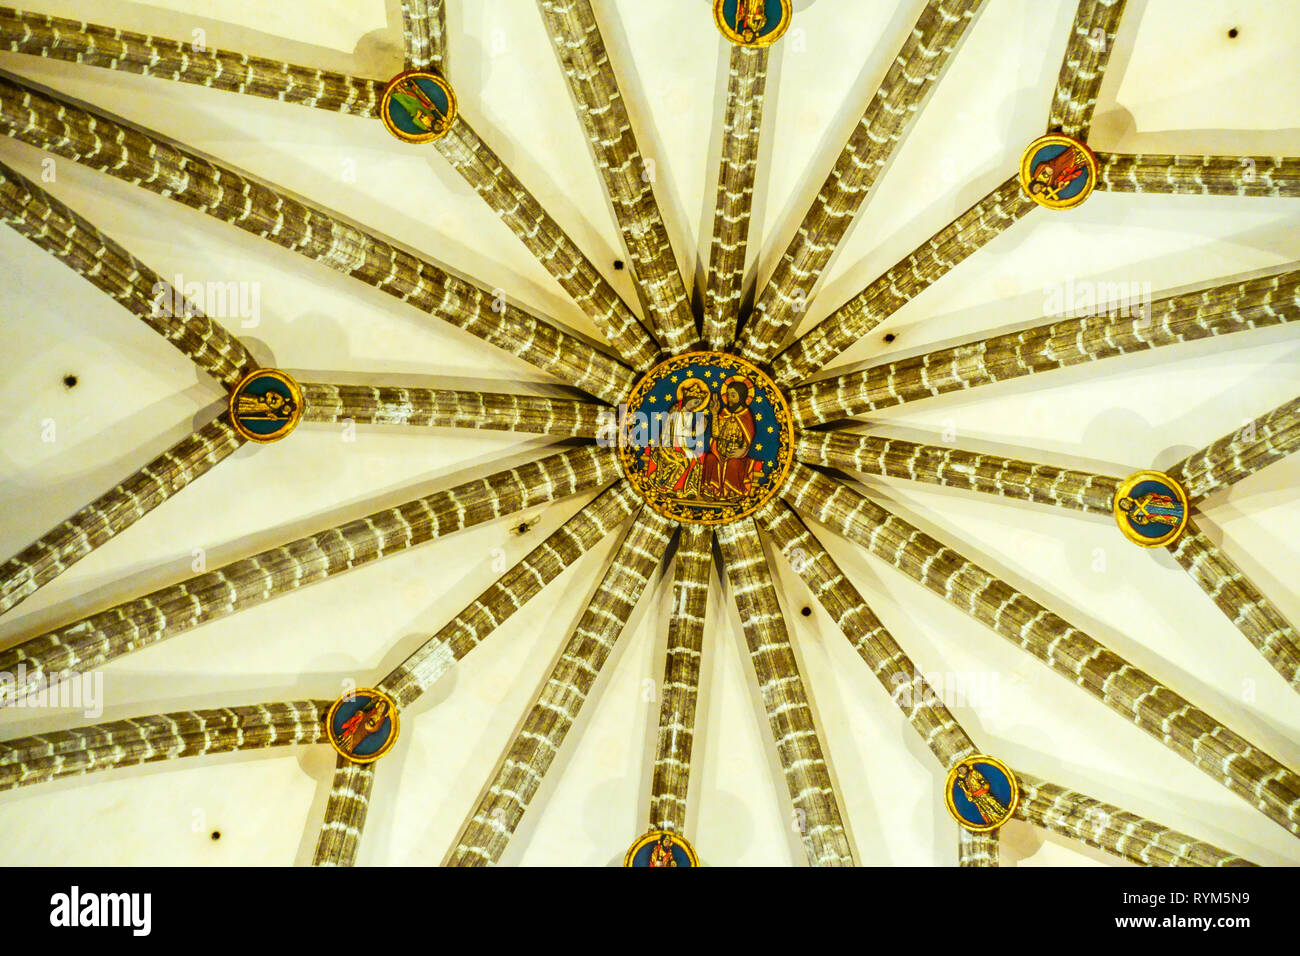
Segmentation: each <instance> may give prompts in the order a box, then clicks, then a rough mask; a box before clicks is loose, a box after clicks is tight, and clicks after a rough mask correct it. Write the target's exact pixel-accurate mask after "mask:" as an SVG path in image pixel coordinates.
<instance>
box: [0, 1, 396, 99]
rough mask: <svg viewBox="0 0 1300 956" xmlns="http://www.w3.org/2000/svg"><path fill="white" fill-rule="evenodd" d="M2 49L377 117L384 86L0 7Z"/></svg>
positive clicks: (331, 72)
mask: <svg viewBox="0 0 1300 956" xmlns="http://www.w3.org/2000/svg"><path fill="white" fill-rule="evenodd" d="M0 50H10V51H12V52H14V53H30V54H33V55H36V56H43V57H49V58H52V59H56V60H67V61H69V62H71V63H85V64H88V65H90V66H100V67H105V68H107V69H110V70H117V71H118V72H119V73H139V74H141V75H142V76H153V77H160V78H162V79H165V80H180V81H181V82H183V83H195V84H198V85H199V86H206V87H208V88H210V89H214V90H228V91H230V92H232V93H247V94H249V95H252V96H262V97H266V98H268V99H273V100H280V101H281V102H284V103H298V104H301V105H303V106H314V107H316V108H317V109H322V110H333V111H335V112H338V113H351V114H354V115H356V116H366V117H371V118H374V117H378V115H379V103H380V100H381V99H382V98H383V94H384V83H383V82H382V81H380V80H367V79H362V78H360V77H356V76H348V75H347V74H345V73H336V72H334V71H333V70H317V69H313V68H311V67H307V66H295V65H293V64H292V63H282V62H281V61H279V60H268V59H266V58H265V57H260V56H245V55H244V54H242V53H231V52H228V51H226V50H210V49H207V48H206V47H203V46H201V45H200V44H199V43H198V42H197V41H195V42H193V43H181V42H178V41H176V40H167V39H164V38H162V37H153V36H145V35H144V34H141V33H132V32H130V31H129V30H119V29H117V28H116V27H107V26H100V25H99V24H95V23H82V22H80V21H77V20H65V19H63V18H61V17H47V16H45V15H43V14H39V13H27V12H20V11H17V10H14V9H12V8H9V7H0Z"/></svg>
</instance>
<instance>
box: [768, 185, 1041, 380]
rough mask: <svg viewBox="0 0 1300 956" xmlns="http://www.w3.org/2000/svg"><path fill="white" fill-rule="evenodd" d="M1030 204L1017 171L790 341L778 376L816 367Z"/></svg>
mask: <svg viewBox="0 0 1300 956" xmlns="http://www.w3.org/2000/svg"><path fill="white" fill-rule="evenodd" d="M1035 205H1036V204H1035V203H1034V201H1033V200H1032V199H1030V198H1029V197H1027V196H1026V195H1025V193H1024V190H1023V189H1021V187H1020V178H1019V177H1018V176H1013V177H1012V178H1011V179H1008V180H1007V181H1006V182H1004V183H1003V184H1002V185H1001V186H998V187H997V188H996V189H994V190H993V191H992V192H990V193H989V194H988V195H987V196H985V197H984V198H983V199H981V200H980V201H979V202H977V203H975V204H974V205H973V206H971V207H970V208H969V209H967V210H966V211H965V212H963V213H962V214H961V215H960V216H958V217H957V218H956V219H954V220H953V221H952V222H950V223H949V224H948V225H946V226H944V228H943V229H940V230H939V231H938V232H937V233H935V234H934V235H933V236H931V237H930V238H929V239H927V240H926V241H925V243H924V244H922V245H920V246H918V247H917V248H916V249H914V250H913V251H912V252H911V253H910V254H909V255H908V256H907V257H906V258H904V259H903V260H902V261H900V262H899V263H898V264H897V265H895V266H894V267H893V268H891V269H890V270H889V271H888V272H886V273H885V274H884V275H882V276H881V277H880V278H879V279H877V280H876V281H875V282H873V283H871V285H869V286H867V287H866V288H865V289H863V290H862V291H861V292H860V293H858V295H856V296H855V297H854V298H852V299H850V300H849V301H848V302H846V303H845V304H844V305H842V306H840V308H839V309H837V310H836V311H835V312H833V313H831V314H830V315H829V316H827V317H826V318H825V319H823V320H822V321H821V322H819V323H818V324H817V325H816V326H814V327H813V328H812V329H810V330H809V331H808V332H807V333H806V334H804V335H802V336H800V337H799V338H798V339H797V340H795V341H794V342H792V343H791V344H790V347H789V348H787V349H786V350H785V351H784V352H782V353H781V354H780V355H778V356H777V357H776V358H775V359H773V360H772V371H773V374H775V375H776V378H777V381H779V382H781V383H783V384H786V385H793V384H795V383H797V382H802V381H803V380H805V379H807V378H809V377H810V376H812V375H813V374H815V373H816V372H818V371H820V370H821V368H822V367H823V366H825V365H826V363H827V362H830V361H831V360H833V359H834V358H835V357H836V356H838V355H839V354H840V353H841V352H843V351H844V350H845V349H847V348H849V347H851V346H853V345H854V344H856V343H857V342H858V341H859V340H860V339H861V338H862V337H863V336H864V335H866V334H867V333H869V332H870V331H871V330H872V329H874V328H875V327H876V326H877V325H879V324H880V323H881V322H883V321H884V320H885V319H887V318H889V317H890V316H891V315H893V314H894V313H895V312H897V311H898V310H899V309H901V308H902V307H903V306H904V305H906V304H907V303H908V302H910V301H911V300H912V299H914V298H915V297H916V296H918V295H920V294H921V293H922V292H924V291H925V290H926V289H928V288H929V287H930V286H931V285H932V284H933V283H935V282H938V281H939V280H940V279H941V278H943V277H944V276H945V275H947V274H948V273H949V272H950V271H951V270H952V269H954V268H955V267H956V266H958V265H959V264H960V263H961V262H962V261H964V260H965V259H966V258H967V257H969V256H970V255H971V254H973V253H974V252H976V251H977V250H979V249H982V248H983V247H984V246H985V245H987V244H988V243H989V242H990V241H992V240H993V239H994V238H995V237H996V236H998V235H1000V234H1001V233H1002V231H1003V230H1005V229H1008V228H1010V227H1011V226H1012V225H1014V224H1015V223H1016V222H1018V221H1019V220H1020V218H1021V217H1022V216H1024V215H1025V214H1026V213H1027V212H1029V211H1030V210H1031V209H1033V208H1035Z"/></svg>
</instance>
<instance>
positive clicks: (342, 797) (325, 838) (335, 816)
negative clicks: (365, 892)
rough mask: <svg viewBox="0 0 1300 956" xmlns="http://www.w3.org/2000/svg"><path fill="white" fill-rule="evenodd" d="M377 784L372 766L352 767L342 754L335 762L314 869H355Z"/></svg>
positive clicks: (371, 764) (359, 765) (312, 862)
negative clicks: (368, 811)
mask: <svg viewBox="0 0 1300 956" xmlns="http://www.w3.org/2000/svg"><path fill="white" fill-rule="evenodd" d="M374 783H375V765H374V764H373V763H353V762H352V761H351V760H348V759H347V758H345V757H343V756H342V755H341V754H340V755H339V756H338V757H337V758H336V759H335V762H334V780H333V782H331V784H330V795H329V800H328V801H326V803H325V822H324V823H322V824H321V828H320V836H319V837H317V839H316V853H315V855H314V856H313V857H312V861H311V865H312V866H354V865H355V864H356V862H357V850H358V849H359V848H360V846H361V830H362V828H363V827H364V826H365V825H366V811H367V810H369V809H370V791H371V788H372V787H373V786H374Z"/></svg>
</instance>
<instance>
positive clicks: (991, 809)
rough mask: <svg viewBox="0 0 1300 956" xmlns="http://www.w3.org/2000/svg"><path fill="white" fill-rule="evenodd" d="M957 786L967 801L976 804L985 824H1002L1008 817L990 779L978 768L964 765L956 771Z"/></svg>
mask: <svg viewBox="0 0 1300 956" xmlns="http://www.w3.org/2000/svg"><path fill="white" fill-rule="evenodd" d="M956 774H957V785H958V786H959V787H961V790H962V793H964V794H965V795H966V799H967V800H969V801H970V802H971V803H973V804H975V809H976V810H978V811H979V815H980V816H981V817H983V818H984V822H985V823H990V824H992V823H1001V822H1002V821H1003V820H1004V819H1006V816H1007V808H1006V807H1005V806H1003V805H1002V801H1001V800H999V799H998V798H997V797H995V796H993V789H992V787H990V786H989V782H988V779H987V778H986V777H985V776H984V774H982V773H980V772H979V769H978V768H977V767H974V766H971V765H967V764H962V765H961V766H959V767H958V768H957V770H956Z"/></svg>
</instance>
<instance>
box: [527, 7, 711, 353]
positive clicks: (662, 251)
mask: <svg viewBox="0 0 1300 956" xmlns="http://www.w3.org/2000/svg"><path fill="white" fill-rule="evenodd" d="M537 6H538V8H539V9H540V10H541V13H542V20H543V21H544V23H545V25H546V33H547V35H548V36H549V37H550V38H551V45H552V46H553V47H554V48H555V52H556V55H557V56H558V57H559V59H560V66H561V67H562V68H563V70H564V75H565V78H566V79H567V80H568V83H569V89H570V91H571V92H572V93H573V98H574V101H575V103H576V106H577V111H578V118H579V120H581V121H582V128H583V131H584V132H585V133H586V134H587V141H588V142H589V143H590V144H591V148H592V149H593V150H594V152H595V157H596V166H597V168H598V169H599V170H600V174H601V178H602V179H603V181H604V183H605V189H606V192H607V193H608V194H609V198H610V202H611V203H612V205H613V207H614V217H615V218H616V219H617V220H618V226H619V229H620V231H621V232H622V234H623V242H624V244H625V245H626V246H627V252H628V257H629V258H630V259H631V262H632V268H633V269H634V270H635V272H636V279H637V285H638V288H639V289H640V292H641V296H642V298H643V299H644V301H645V306H646V310H647V312H648V313H649V315H650V318H651V320H652V324H653V327H654V330H655V333H656V335H657V337H658V340H659V342H660V343H661V344H662V345H663V347H664V348H665V349H666V350H667V351H669V352H671V353H673V354H676V353H678V352H684V351H686V350H687V349H689V348H691V347H693V346H694V345H695V344H696V342H697V341H698V338H699V336H698V333H697V332H696V328H695V317H694V316H693V315H692V314H691V309H690V303H689V302H688V301H687V299H686V286H685V284H684V283H683V282H682V274H681V271H680V270H679V269H678V267H677V258H676V256H675V255H674V254H673V248H672V243H671V242H670V241H669V239H668V230H667V228H666V227H665V226H664V220H663V215H662V213H661V212H660V210H659V204H658V203H657V202H656V201H655V196H654V188H653V184H654V180H655V178H656V176H655V174H654V170H653V165H652V164H650V163H648V162H647V160H646V159H645V157H643V156H642V155H641V148H640V147H639V146H638V145H637V141H636V134H635V133H634V132H633V130H632V120H631V118H630V117H629V116H628V112H627V105H626V103H624V101H623V96H622V94H621V93H620V92H619V89H618V79H617V77H615V75H614V69H613V66H612V65H611V64H610V62H609V55H608V53H607V52H606V50H605V41H604V40H603V39H602V37H601V35H600V27H599V26H598V25H597V23H596V15H595V13H594V12H593V11H592V9H591V3H590V2H589V0H537Z"/></svg>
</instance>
